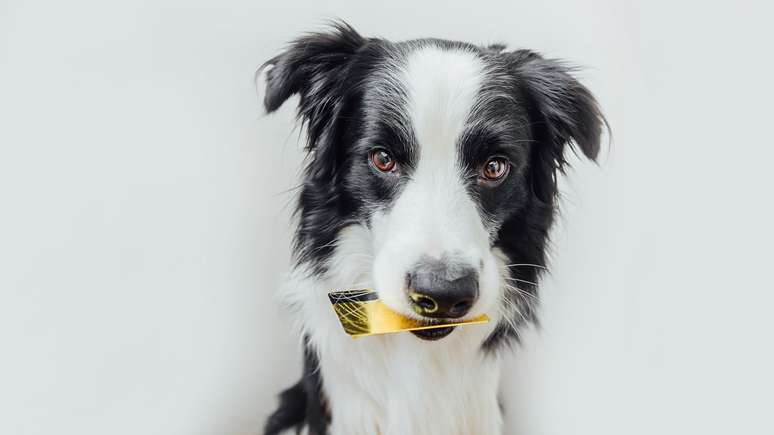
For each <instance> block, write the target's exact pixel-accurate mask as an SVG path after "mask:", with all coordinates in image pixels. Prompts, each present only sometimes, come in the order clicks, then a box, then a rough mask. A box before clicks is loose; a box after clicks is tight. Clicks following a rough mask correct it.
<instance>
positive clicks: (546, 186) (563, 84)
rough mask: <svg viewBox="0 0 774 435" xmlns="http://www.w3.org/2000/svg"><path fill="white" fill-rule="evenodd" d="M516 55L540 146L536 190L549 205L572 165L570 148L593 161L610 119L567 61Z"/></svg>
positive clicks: (517, 71) (513, 59)
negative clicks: (558, 182) (560, 179)
mask: <svg viewBox="0 0 774 435" xmlns="http://www.w3.org/2000/svg"><path fill="white" fill-rule="evenodd" d="M510 55H511V62H512V63H511V65H512V68H513V71H514V74H515V75H516V79H517V86H518V87H519V88H520V90H521V91H522V92H523V93H524V94H525V96H526V97H527V99H528V100H529V102H530V106H531V107H532V109H533V110H532V111H533V112H535V113H536V114H537V118H538V119H533V120H532V123H533V124H534V128H533V132H535V134H536V136H537V137H536V140H537V144H536V147H535V148H534V155H533V161H532V164H533V177H534V178H533V186H534V190H535V193H536V194H537V195H538V197H539V198H540V199H541V200H543V201H546V202H548V201H551V200H552V199H553V197H554V196H555V195H556V175H557V172H561V171H563V169H564V167H565V164H566V163H567V161H566V159H565V157H564V153H565V149H566V148H568V147H573V149H575V150H580V151H581V152H582V153H583V155H585V156H586V157H588V158H589V159H591V160H596V158H597V155H598V154H599V145H600V136H601V133H602V128H603V127H605V126H607V122H606V121H605V118H604V116H603V115H602V112H601V110H600V108H599V105H598V104H597V101H596V99H595V98H594V96H593V95H592V94H591V92H590V91H589V90H588V89H587V88H586V87H585V86H583V85H582V84H581V83H580V82H578V80H576V79H575V78H574V77H573V76H572V75H571V72H572V68H570V67H567V66H566V65H564V64H563V63H562V62H560V61H557V60H552V59H544V58H543V57H541V56H540V55H538V54H537V53H534V52H531V51H528V50H519V51H516V52H513V53H510Z"/></svg>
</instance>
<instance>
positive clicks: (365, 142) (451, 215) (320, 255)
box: [264, 24, 604, 346]
mask: <svg viewBox="0 0 774 435" xmlns="http://www.w3.org/2000/svg"><path fill="white" fill-rule="evenodd" d="M266 82H267V90H266V96H265V101H264V103H265V106H266V109H267V110H268V111H269V112H271V111H273V110H275V109H277V108H278V107H279V106H280V105H281V104H282V103H283V102H284V101H285V100H286V99H288V98H289V97H290V96H291V95H294V94H297V95H298V96H299V97H300V100H299V108H298V112H299V117H300V118H301V119H302V121H303V122H304V123H305V124H306V127H307V134H308V149H309V152H310V159H309V163H308V166H307V170H306V173H305V179H304V181H303V187H302V191H301V194H300V202H299V215H300V223H299V228H298V233H297V239H296V252H297V254H298V261H300V262H303V263H309V264H310V265H312V266H313V267H314V269H315V270H316V271H317V273H321V274H324V273H326V270H327V261H328V260H329V259H330V256H331V254H332V253H333V252H334V250H335V249H336V248H337V240H338V237H339V236H340V233H341V232H342V230H343V229H344V228H346V227H348V226H351V225H362V226H363V227H364V228H367V231H368V233H369V236H368V238H369V240H368V243H369V245H370V254H371V256H372V257H371V259H370V260H369V261H370V263H371V264H370V266H371V268H372V270H371V272H372V278H373V285H374V287H375V290H376V291H378V292H379V295H380V297H381V299H382V300H383V301H384V302H385V303H386V304H388V305H389V306H391V307H392V308H393V309H395V310H397V311H399V312H401V313H403V314H405V315H410V316H414V317H417V316H419V317H422V318H426V319H437V318H460V317H465V318H467V317H472V316H476V315H479V314H482V313H489V314H494V313H499V314H502V316H497V318H498V319H500V324H499V325H498V327H497V329H496V330H495V332H494V333H493V334H492V336H490V337H489V339H488V340H487V343H485V344H486V345H487V346H493V345H495V344H497V343H499V342H500V341H501V339H502V338H505V337H509V336H513V335H514V334H515V333H516V329H515V326H517V325H518V324H520V323H522V322H524V321H528V320H531V319H532V318H533V306H534V304H533V302H534V300H535V294H536V290H537V289H536V284H535V282H536V281H537V277H538V275H539V273H540V271H541V269H543V268H544V263H545V258H544V257H545V244H546V241H547V240H546V237H547V233H548V230H549V228H550V226H551V223H552V220H553V215H554V211H555V210H554V209H555V198H556V194H557V186H556V176H557V172H560V171H561V170H562V169H563V167H564V165H565V159H564V153H565V148H567V147H568V146H575V147H576V148H577V149H578V150H580V152H582V153H583V154H584V155H585V156H587V157H588V158H590V159H594V158H595V157H596V156H597V152H598V150H599V140H600V132H601V128H602V126H603V125H604V119H603V117H602V115H601V113H600V110H599V108H598V107H597V103H596V101H595V100H594V98H593V96H592V95H591V93H590V92H589V91H588V89H586V88H585V87H584V86H583V85H581V84H580V83H579V82H578V81H576V80H575V79H574V78H573V77H572V76H571V75H570V74H569V71H568V69H567V68H566V67H565V66H563V65H562V64H561V63H559V62H557V61H554V60H548V59H544V58H542V57H541V56H539V55H538V54H536V53H534V52H531V51H527V50H517V51H512V52H508V51H505V50H504V48H503V47H502V46H490V47H479V46H475V45H471V44H466V43H461V42H451V41H444V40H437V39H424V40H415V41H407V42H401V43H393V42H389V41H386V40H383V39H366V38H363V37H361V36H360V35H359V34H358V33H356V32H355V31H354V30H353V29H352V28H350V27H349V26H347V25H346V24H338V25H335V26H334V28H333V29H331V31H330V32H327V33H317V34H310V35H308V36H305V37H302V38H300V39H298V40H297V41H295V42H294V43H293V44H292V45H291V46H290V47H289V49H288V50H287V51H285V52H284V53H282V54H280V55H279V56H277V57H275V58H274V59H271V60H270V61H269V62H267V64H266ZM424 338H437V337H424Z"/></svg>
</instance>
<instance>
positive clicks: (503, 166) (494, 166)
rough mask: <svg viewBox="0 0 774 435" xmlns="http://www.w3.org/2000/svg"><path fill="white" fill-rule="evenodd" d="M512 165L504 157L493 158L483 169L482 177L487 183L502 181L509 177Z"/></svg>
mask: <svg viewBox="0 0 774 435" xmlns="http://www.w3.org/2000/svg"><path fill="white" fill-rule="evenodd" d="M510 167H511V164H510V162H508V160H507V159H505V158H504V157H492V158H491V159H489V160H487V162H486V163H484V166H483V167H482V168H481V176H482V177H483V178H484V180H486V181H500V180H502V179H503V178H505V176H506V175H508V170H509V169H510Z"/></svg>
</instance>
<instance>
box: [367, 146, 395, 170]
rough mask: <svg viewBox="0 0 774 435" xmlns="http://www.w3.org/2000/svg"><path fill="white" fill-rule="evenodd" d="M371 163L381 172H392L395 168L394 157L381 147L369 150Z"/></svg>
mask: <svg viewBox="0 0 774 435" xmlns="http://www.w3.org/2000/svg"><path fill="white" fill-rule="evenodd" d="M371 163H373V164H374V166H375V167H376V169H378V170H380V171H382V172H392V170H393V169H395V159H393V158H392V156H391V155H390V154H389V153H388V152H387V151H385V150H383V149H381V148H378V149H375V150H373V151H371Z"/></svg>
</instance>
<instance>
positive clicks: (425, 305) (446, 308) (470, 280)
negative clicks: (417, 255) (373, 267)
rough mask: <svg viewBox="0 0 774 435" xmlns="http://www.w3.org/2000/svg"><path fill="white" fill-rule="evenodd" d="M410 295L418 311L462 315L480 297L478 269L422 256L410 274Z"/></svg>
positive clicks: (428, 313)
mask: <svg viewBox="0 0 774 435" xmlns="http://www.w3.org/2000/svg"><path fill="white" fill-rule="evenodd" d="M407 289H408V296H409V299H410V301H411V306H412V308H413V309H414V311H416V312H417V313H418V314H421V315H423V316H427V317H437V318H450V317H451V318H456V317H462V316H464V315H465V314H467V312H468V311H469V310H470V308H471V307H472V306H473V304H474V303H475V302H476V299H478V273H477V272H476V271H475V270H474V269H473V268H471V267H465V266H459V265H454V264H447V263H446V262H444V261H443V260H423V261H421V262H419V263H418V264H417V266H416V267H415V268H414V269H413V271H412V272H410V273H409V274H408V277H407Z"/></svg>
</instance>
